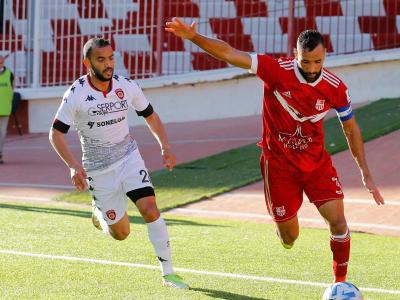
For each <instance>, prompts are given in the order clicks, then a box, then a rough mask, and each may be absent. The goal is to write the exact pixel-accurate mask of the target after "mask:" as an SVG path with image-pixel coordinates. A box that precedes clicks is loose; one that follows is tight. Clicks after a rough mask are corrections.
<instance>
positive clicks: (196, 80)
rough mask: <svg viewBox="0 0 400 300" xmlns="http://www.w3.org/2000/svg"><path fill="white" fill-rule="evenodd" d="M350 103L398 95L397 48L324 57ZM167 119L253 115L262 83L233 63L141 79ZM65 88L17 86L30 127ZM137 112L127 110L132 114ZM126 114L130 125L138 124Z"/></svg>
mask: <svg viewBox="0 0 400 300" xmlns="http://www.w3.org/2000/svg"><path fill="white" fill-rule="evenodd" d="M326 67H328V68H329V69H330V70H331V71H332V72H333V73H335V74H336V75H337V76H339V77H340V78H341V79H342V80H343V81H344V82H345V83H346V85H347V86H348V87H349V91H350V96H351V98H352V102H353V103H361V102H366V101H374V100H378V99H380V98H394V97H400V84H399V83H400V81H399V79H400V49H394V50H387V51H379V52H369V53H362V54H356V55H346V56H337V57H332V58H328V59H327V62H326ZM139 84H140V85H141V87H142V88H143V90H144V93H145V95H146V96H147V97H148V99H149V100H150V101H151V103H152V104H153V106H154V107H155V109H156V111H157V112H158V113H159V114H160V116H161V118H162V120H163V121H164V122H165V123H168V122H185V121H195V120H210V119H218V118H228V117H239V116H249V115H257V114H260V113H261V104H262V82H261V81H260V80H259V79H258V78H257V77H254V76H250V75H248V73H247V72H246V71H245V70H240V69H237V68H231V69H223V70H215V71H208V72H198V73H191V74H186V75H181V76H169V77H164V78H161V79H150V80H145V81H139ZM66 88H67V87H62V88H51V89H45V90H36V91H33V90H28V89H25V90H21V93H22V96H23V98H24V99H29V128H30V132H47V131H48V129H49V127H50V124H51V123H52V120H53V118H54V114H55V112H56V110H57V107H58V105H59V103H60V101H61V95H62V94H63V92H64V90H65V89H66ZM134 115H135V114H133V113H131V116H134ZM141 122H142V121H141V120H140V119H139V118H137V117H130V124H131V125H133V124H135V123H141Z"/></svg>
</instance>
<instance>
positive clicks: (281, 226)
mask: <svg viewBox="0 0 400 300" xmlns="http://www.w3.org/2000/svg"><path fill="white" fill-rule="evenodd" d="M276 228H277V232H276V233H277V235H278V237H279V238H280V240H281V243H282V246H283V247H284V248H286V249H291V248H292V247H293V245H294V242H295V241H296V240H297V238H298V237H299V221H298V219H297V216H294V217H293V218H291V219H290V220H288V221H284V222H276Z"/></svg>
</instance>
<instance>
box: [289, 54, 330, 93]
mask: <svg viewBox="0 0 400 300" xmlns="http://www.w3.org/2000/svg"><path fill="white" fill-rule="evenodd" d="M323 73H324V69H322V70H321V74H320V75H319V77H318V79H317V80H315V81H314V82H307V80H306V79H305V78H304V77H303V75H301V73H300V70H299V65H298V62H297V59H295V60H294V74H296V77H297V79H298V80H299V81H300V82H301V83H304V84H308V85H311V86H316V85H317V84H318V83H319V82H320V81H321V80H322V75H323Z"/></svg>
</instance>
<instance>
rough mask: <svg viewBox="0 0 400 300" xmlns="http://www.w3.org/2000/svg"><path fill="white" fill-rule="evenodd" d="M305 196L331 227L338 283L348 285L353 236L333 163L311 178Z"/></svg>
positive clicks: (318, 170) (333, 264) (331, 244)
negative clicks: (351, 235) (351, 236)
mask: <svg viewBox="0 0 400 300" xmlns="http://www.w3.org/2000/svg"><path fill="white" fill-rule="evenodd" d="M305 193H306V194H307V196H308V198H309V199H310V201H311V202H312V203H314V205H315V206H316V207H317V208H318V211H319V213H320V214H321V216H322V217H323V218H324V219H325V221H326V223H327V224H328V226H329V231H330V234H331V237H330V246H331V251H332V256H333V263H332V266H333V275H334V278H335V282H339V281H345V280H346V275H347V265H348V262H349V258H350V232H349V229H348V227H347V222H346V218H345V215H344V206H343V191H342V187H341V185H340V182H339V179H338V177H337V173H336V170H335V168H334V167H333V166H332V161H331V160H330V159H329V160H327V161H326V163H324V164H323V165H322V166H321V167H320V168H319V169H317V170H315V171H314V172H313V173H312V174H310V176H309V178H308V179H307V182H306V186H305Z"/></svg>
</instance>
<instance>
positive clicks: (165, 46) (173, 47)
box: [148, 33, 185, 51]
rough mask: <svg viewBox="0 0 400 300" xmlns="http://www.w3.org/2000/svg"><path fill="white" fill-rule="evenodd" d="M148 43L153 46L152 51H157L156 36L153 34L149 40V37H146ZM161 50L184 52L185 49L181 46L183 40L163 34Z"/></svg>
mask: <svg viewBox="0 0 400 300" xmlns="http://www.w3.org/2000/svg"><path fill="white" fill-rule="evenodd" d="M148 38H149V42H150V43H151V45H152V46H153V50H154V51H156V50H157V35H156V34H154V35H153V38H152V40H151V36H150V35H148ZM162 50H163V51H185V47H184V45H183V40H182V39H181V38H179V37H177V36H175V35H173V34H168V33H164V34H163V41H162Z"/></svg>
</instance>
